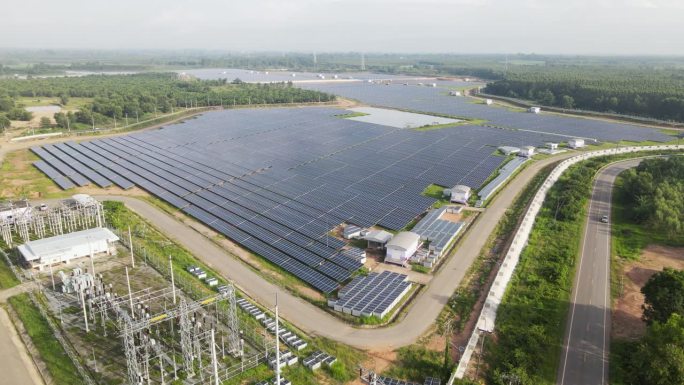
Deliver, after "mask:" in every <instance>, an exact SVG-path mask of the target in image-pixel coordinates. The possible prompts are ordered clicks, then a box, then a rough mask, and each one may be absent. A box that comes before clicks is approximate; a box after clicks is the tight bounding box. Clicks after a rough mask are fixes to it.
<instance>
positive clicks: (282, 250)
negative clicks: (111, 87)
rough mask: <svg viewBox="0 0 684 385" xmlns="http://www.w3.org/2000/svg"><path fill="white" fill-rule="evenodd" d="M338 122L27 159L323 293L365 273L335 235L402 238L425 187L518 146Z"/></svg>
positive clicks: (318, 114) (247, 115) (180, 127)
mask: <svg viewBox="0 0 684 385" xmlns="http://www.w3.org/2000/svg"><path fill="white" fill-rule="evenodd" d="M336 114H339V110H337V109H327V108H300V109H295V110H292V109H268V110H263V109H259V110H226V111H220V112H212V113H207V114H205V115H202V116H200V117H199V118H197V119H194V120H190V121H187V122H185V123H182V124H176V125H171V126H169V127H166V128H163V129H160V130H155V131H148V132H139V133H134V134H130V135H126V136H122V137H117V138H110V139H97V140H92V141H87V142H82V143H74V142H67V143H63V144H56V145H46V146H43V147H34V148H32V151H33V152H34V153H36V154H37V155H38V156H39V157H40V158H41V159H42V162H44V163H45V164H43V163H40V161H39V162H38V164H37V166H38V167H41V169H43V170H49V172H48V171H46V174H47V175H48V176H50V177H51V178H53V180H55V181H56V182H57V183H61V184H60V185H61V186H63V187H65V188H68V187H70V185H69V184H68V183H67V182H69V183H71V182H73V183H71V184H72V185H78V186H83V185H86V184H88V183H89V181H90V182H93V183H96V184H97V185H100V186H107V185H110V184H115V185H117V186H119V187H121V188H124V189H126V188H131V187H133V186H137V187H140V188H142V189H144V190H146V191H148V192H149V193H150V194H152V195H154V196H157V197H158V198H160V199H162V200H164V201H166V202H168V203H169V204H171V205H173V206H175V207H177V208H178V209H181V210H182V211H183V212H185V213H187V214H189V215H191V216H193V217H195V218H197V219H198V220H200V221H201V222H203V223H205V224H207V225H208V226H210V227H212V228H214V229H215V230H216V231H218V232H220V233H221V234H223V235H225V236H227V237H228V238H230V239H232V240H233V241H235V242H237V243H239V244H241V245H242V246H244V247H246V248H247V249H250V250H252V251H253V252H255V253H257V254H259V255H261V256H263V257H264V258H266V259H268V260H269V261H271V262H272V263H274V264H276V265H278V266H280V267H282V268H283V269H285V270H287V271H289V272H290V273H292V274H294V275H296V276H297V277H299V278H301V279H302V280H304V281H305V282H307V283H309V284H311V285H312V286H313V287H315V288H316V289H318V290H320V291H322V292H325V293H329V292H332V291H333V290H335V289H336V288H337V287H338V286H339V284H340V283H341V282H344V281H345V280H347V279H348V278H350V277H351V275H352V273H353V272H354V271H356V270H357V269H359V268H360V267H361V263H360V262H358V261H356V260H353V259H352V258H349V257H347V256H345V255H344V254H343V253H340V252H339V251H340V250H341V248H342V247H343V246H345V242H344V241H341V240H339V239H337V238H334V237H331V236H329V235H328V232H329V231H330V230H331V229H333V228H334V227H335V226H337V225H339V224H340V223H344V222H346V223H351V224H355V225H358V226H361V227H370V226H373V225H379V226H382V227H385V228H389V229H393V230H399V229H401V228H403V227H404V226H406V224H408V223H409V222H410V221H411V220H412V219H414V218H415V217H417V216H418V215H420V214H422V213H423V212H425V211H426V210H427V209H428V208H429V207H430V206H431V205H432V204H433V203H434V202H435V200H434V199H433V198H429V197H425V196H422V195H421V192H422V191H423V190H424V189H425V187H426V186H428V185H429V184H431V183H437V184H440V185H454V184H457V183H461V184H467V185H471V186H479V185H481V184H482V183H483V182H484V181H485V180H486V179H487V178H488V176H489V175H490V174H491V173H492V172H493V171H494V170H495V169H496V168H497V167H499V165H500V164H501V163H502V162H503V160H504V158H503V157H500V156H497V155H494V152H495V149H496V147H497V146H499V145H501V144H502V143H508V142H511V141H513V142H515V141H517V139H516V136H517V135H516V134H515V133H513V132H507V131H502V130H496V129H491V128H486V127H477V126H460V127H457V128H453V129H444V130H437V131H427V132H416V131H412V130H405V129H398V128H392V127H386V126H381V125H376V124H369V123H363V122H355V121H350V120H346V119H340V118H338V117H335V115H336ZM538 137H539V136H538V135H529V136H528V138H527V139H526V140H529V141H530V142H536V141H538V140H544V139H543V138H542V139H539V138H538ZM535 138H536V139H535ZM492 143H493V144H492ZM47 167H49V169H48V168H47Z"/></svg>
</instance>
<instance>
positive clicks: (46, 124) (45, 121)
mask: <svg viewBox="0 0 684 385" xmlns="http://www.w3.org/2000/svg"><path fill="white" fill-rule="evenodd" d="M51 127H52V122H51V121H50V118H48V117H47V116H43V117H42V118H40V128H51Z"/></svg>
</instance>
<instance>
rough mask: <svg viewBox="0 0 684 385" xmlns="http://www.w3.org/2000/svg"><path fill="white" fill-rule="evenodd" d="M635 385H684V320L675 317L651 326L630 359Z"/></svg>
mask: <svg viewBox="0 0 684 385" xmlns="http://www.w3.org/2000/svg"><path fill="white" fill-rule="evenodd" d="M628 367H629V369H628V372H629V376H628V378H629V379H631V380H632V382H631V383H632V384H635V385H636V384H639V385H673V384H684V317H683V316H681V315H679V314H673V315H672V316H671V317H670V318H669V319H668V320H667V322H665V323H661V322H655V323H653V325H651V326H650V327H649V328H648V330H647V332H646V335H645V336H644V338H643V339H642V341H641V342H640V343H639V345H638V347H637V349H636V350H635V351H634V352H633V353H631V354H630V357H629V365H628Z"/></svg>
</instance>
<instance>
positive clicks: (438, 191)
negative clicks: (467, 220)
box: [421, 184, 451, 209]
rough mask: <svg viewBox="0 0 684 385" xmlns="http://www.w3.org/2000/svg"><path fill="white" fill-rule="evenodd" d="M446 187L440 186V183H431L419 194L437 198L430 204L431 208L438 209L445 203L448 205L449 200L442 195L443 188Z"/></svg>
mask: <svg viewBox="0 0 684 385" xmlns="http://www.w3.org/2000/svg"><path fill="white" fill-rule="evenodd" d="M446 188H448V187H444V186H440V185H436V184H431V185H429V186H427V187H426V188H425V190H423V192H422V193H421V195H423V196H426V197H430V198H434V199H437V202H435V203H433V204H432V208H434V209H438V208H440V207H442V206H445V205H448V204H450V203H451V202H450V201H449V199H446V198H445V197H444V189H446Z"/></svg>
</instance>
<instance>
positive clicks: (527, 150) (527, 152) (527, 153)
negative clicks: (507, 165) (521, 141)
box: [518, 146, 535, 158]
mask: <svg viewBox="0 0 684 385" xmlns="http://www.w3.org/2000/svg"><path fill="white" fill-rule="evenodd" d="M534 150H535V148H534V147H533V146H524V147H522V148H521V149H520V152H519V153H518V155H520V156H522V157H523V158H531V157H532V155H534Z"/></svg>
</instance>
